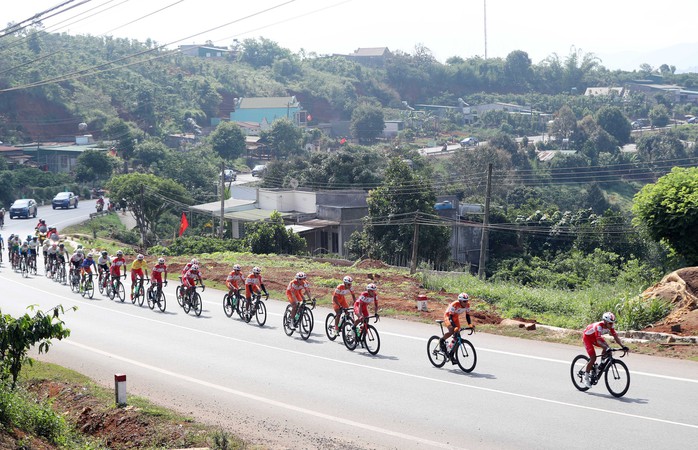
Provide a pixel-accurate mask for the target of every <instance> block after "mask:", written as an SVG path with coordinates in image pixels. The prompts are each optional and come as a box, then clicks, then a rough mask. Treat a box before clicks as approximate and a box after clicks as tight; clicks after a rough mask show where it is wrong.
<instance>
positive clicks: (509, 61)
mask: <svg viewBox="0 0 698 450" xmlns="http://www.w3.org/2000/svg"><path fill="white" fill-rule="evenodd" d="M531 73H532V72H531V58H529V57H528V53H526V52H524V51H521V50H515V51H513V52H511V53H509V54H508V55H507V58H506V60H505V62H504V75H505V76H506V79H507V83H508V84H509V87H510V89H511V90H512V92H526V90H527V89H528V80H529V79H530V77H531Z"/></svg>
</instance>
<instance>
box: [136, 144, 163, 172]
mask: <svg viewBox="0 0 698 450" xmlns="http://www.w3.org/2000/svg"><path fill="white" fill-rule="evenodd" d="M171 153H172V151H171V150H170V149H169V148H168V147H167V146H166V145H165V144H163V143H162V142H161V141H160V140H156V139H148V140H147V141H145V142H141V143H140V144H138V145H137V146H136V151H135V152H134V154H133V157H134V158H135V159H136V160H138V162H139V163H140V164H141V165H142V166H143V167H151V166H153V165H158V164H161V163H162V162H163V161H164V160H165V159H166V158H168V157H169V156H170V155H171Z"/></svg>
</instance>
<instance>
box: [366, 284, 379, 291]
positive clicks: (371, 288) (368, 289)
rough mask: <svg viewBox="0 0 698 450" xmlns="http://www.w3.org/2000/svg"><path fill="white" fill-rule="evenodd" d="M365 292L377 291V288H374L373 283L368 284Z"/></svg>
mask: <svg viewBox="0 0 698 450" xmlns="http://www.w3.org/2000/svg"><path fill="white" fill-rule="evenodd" d="M366 290H367V291H376V290H378V286H376V285H375V284H374V283H370V284H367V285H366Z"/></svg>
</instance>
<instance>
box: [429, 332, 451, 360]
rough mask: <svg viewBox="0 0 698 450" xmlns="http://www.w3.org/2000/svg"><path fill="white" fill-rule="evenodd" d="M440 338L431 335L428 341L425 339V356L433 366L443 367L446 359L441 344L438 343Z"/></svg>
mask: <svg viewBox="0 0 698 450" xmlns="http://www.w3.org/2000/svg"><path fill="white" fill-rule="evenodd" d="M440 340H441V338H440V337H438V336H432V337H430V338H429V341H427V356H428V357H429V361H430V362H431V363H432V364H433V365H434V367H443V365H444V364H446V360H447V359H448V358H447V357H446V354H445V353H444V352H443V350H441V346H440V345H439V341H440Z"/></svg>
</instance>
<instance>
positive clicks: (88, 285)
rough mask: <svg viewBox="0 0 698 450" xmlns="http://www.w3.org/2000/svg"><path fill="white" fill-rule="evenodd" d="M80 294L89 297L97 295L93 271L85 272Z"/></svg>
mask: <svg viewBox="0 0 698 450" xmlns="http://www.w3.org/2000/svg"><path fill="white" fill-rule="evenodd" d="M80 295H82V296H83V297H85V296H87V297H89V298H92V297H94V295H95V285H94V283H93V281H92V273H87V274H85V279H84V280H82V281H81V282H80Z"/></svg>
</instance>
